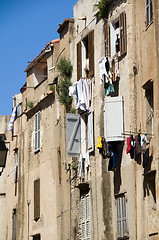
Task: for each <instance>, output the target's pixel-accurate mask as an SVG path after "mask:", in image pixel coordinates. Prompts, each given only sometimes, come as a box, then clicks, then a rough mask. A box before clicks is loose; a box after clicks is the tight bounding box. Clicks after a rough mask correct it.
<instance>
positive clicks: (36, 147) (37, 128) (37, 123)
mask: <svg viewBox="0 0 159 240" xmlns="http://www.w3.org/2000/svg"><path fill="white" fill-rule="evenodd" d="M34 127H35V143H34V151H35V152H36V151H38V150H39V149H40V112H38V113H36V114H35V124H34Z"/></svg>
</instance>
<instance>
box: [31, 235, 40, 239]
mask: <svg viewBox="0 0 159 240" xmlns="http://www.w3.org/2000/svg"><path fill="white" fill-rule="evenodd" d="M33 240H41V236H40V234H36V235H34V236H33Z"/></svg>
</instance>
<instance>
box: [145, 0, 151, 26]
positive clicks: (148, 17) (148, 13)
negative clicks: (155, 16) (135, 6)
mask: <svg viewBox="0 0 159 240" xmlns="http://www.w3.org/2000/svg"><path fill="white" fill-rule="evenodd" d="M151 22H152V0H146V26H148V25H149V24H150V23H151Z"/></svg>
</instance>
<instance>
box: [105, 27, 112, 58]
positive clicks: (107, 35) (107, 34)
mask: <svg viewBox="0 0 159 240" xmlns="http://www.w3.org/2000/svg"><path fill="white" fill-rule="evenodd" d="M104 45H105V56H106V57H109V56H111V47H110V26H109V25H108V24H107V25H106V26H105V27H104Z"/></svg>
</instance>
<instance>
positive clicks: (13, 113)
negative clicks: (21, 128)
mask: <svg viewBox="0 0 159 240" xmlns="http://www.w3.org/2000/svg"><path fill="white" fill-rule="evenodd" d="M16 112H17V108H16V107H14V108H13V112H12V115H11V118H10V121H9V124H8V130H9V131H11V132H13V126H14V121H15V118H16Z"/></svg>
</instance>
